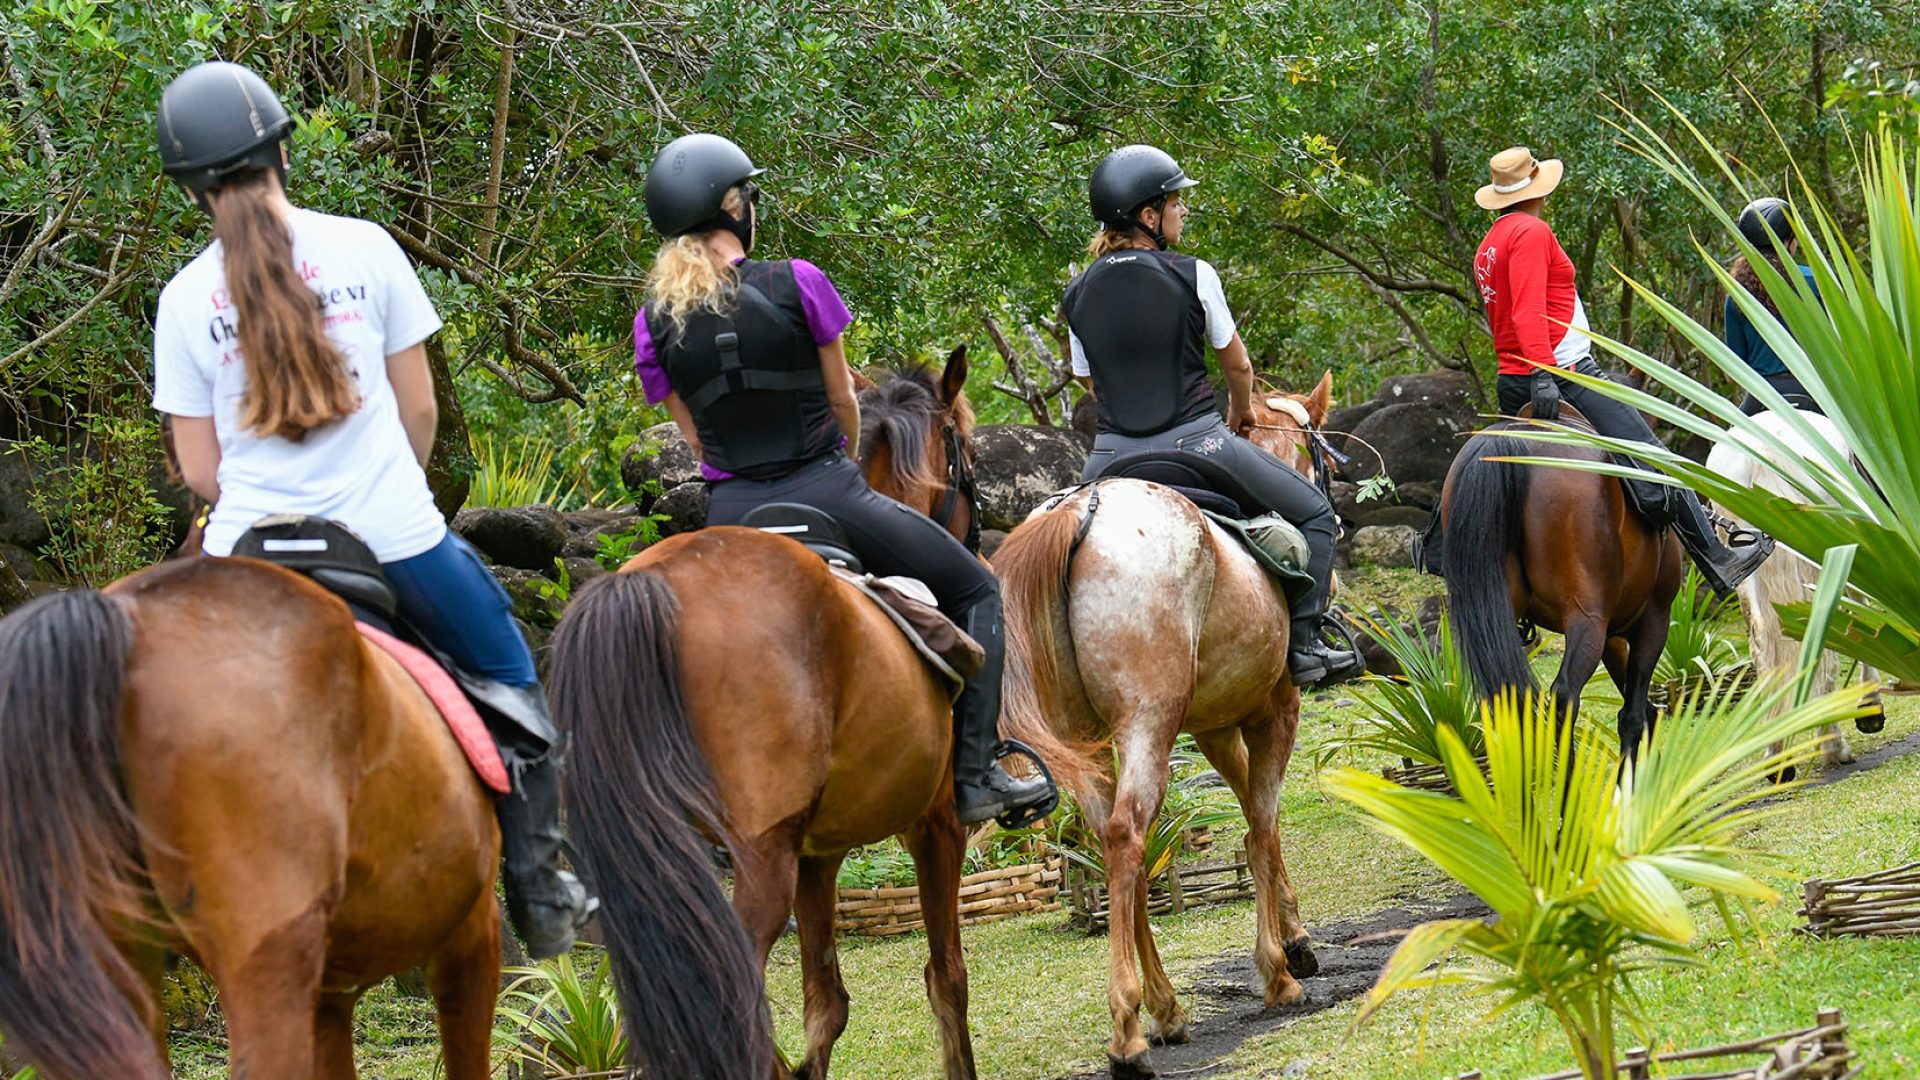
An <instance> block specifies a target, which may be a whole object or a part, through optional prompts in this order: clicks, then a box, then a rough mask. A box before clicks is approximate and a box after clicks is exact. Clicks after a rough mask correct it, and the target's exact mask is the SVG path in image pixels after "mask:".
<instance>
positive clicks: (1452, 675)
mask: <svg viewBox="0 0 1920 1080" xmlns="http://www.w3.org/2000/svg"><path fill="white" fill-rule="evenodd" d="M1359 620H1360V623H1361V626H1362V628H1363V629H1364V630H1365V631H1366V632H1367V633H1368V634H1370V635H1372V637H1373V639H1374V640H1375V641H1377V642H1379V643H1380V646H1381V648H1383V649H1385V650H1386V651H1387V654H1388V655H1390V656H1392V657H1393V658H1394V660H1395V661H1396V662H1398V663H1399V665H1400V672H1401V673H1400V674H1398V675H1368V676H1366V678H1365V679H1364V680H1363V681H1362V683H1361V685H1360V687H1359V688H1358V689H1357V690H1356V691H1355V695H1356V697H1358V699H1359V701H1360V707H1361V710H1362V714H1361V716H1360V718H1359V721H1358V727H1357V729H1356V730H1355V731H1352V732H1349V733H1348V734H1346V735H1345V736H1344V737H1340V738H1335V739H1330V740H1328V741H1327V743H1325V744H1324V745H1323V746H1322V747H1321V749H1320V751H1319V755H1318V764H1319V765H1321V766H1323V767H1324V766H1325V765H1326V764H1327V762H1328V761H1329V760H1330V759H1331V758H1332V757H1333V755H1334V754H1336V753H1338V752H1340V751H1342V750H1354V749H1360V750H1372V751H1377V752H1379V753H1383V754H1386V755H1387V756H1389V757H1391V758H1409V759H1411V760H1413V761H1416V762H1420V763H1421V764H1425V765H1439V764H1441V761H1442V758H1441V738H1440V732H1441V731H1442V730H1443V729H1444V730H1446V731H1449V732H1452V734H1453V736H1454V738H1455V739H1457V740H1458V741H1459V742H1460V744H1461V745H1463V746H1465V747H1466V748H1467V752H1468V754H1469V756H1472V757H1478V756H1480V755H1481V754H1482V753H1483V752H1484V736H1483V735H1482V733H1481V730H1480V698H1479V695H1478V694H1477V693H1475V691H1474V688H1473V678H1472V675H1471V674H1470V673H1469V672H1468V671H1467V666H1466V661H1465V659H1463V658H1462V656H1461V655H1460V650H1459V648H1458V647H1457V646H1456V645H1455V644H1454V641H1453V618H1452V616H1451V615H1442V616H1441V618H1440V627H1439V633H1438V634H1437V635H1436V636H1435V637H1434V638H1432V639H1429V638H1428V637H1427V635H1426V634H1425V633H1424V632H1423V631H1422V630H1421V629H1420V628H1419V627H1418V625H1417V624H1416V625H1414V626H1412V627H1409V626H1408V625H1406V624H1405V623H1404V622H1403V621H1402V620H1400V619H1399V618H1396V617H1394V616H1392V615H1390V614H1388V613H1386V612H1376V613H1375V614H1374V615H1371V616H1364V615H1363V616H1360V617H1359Z"/></svg>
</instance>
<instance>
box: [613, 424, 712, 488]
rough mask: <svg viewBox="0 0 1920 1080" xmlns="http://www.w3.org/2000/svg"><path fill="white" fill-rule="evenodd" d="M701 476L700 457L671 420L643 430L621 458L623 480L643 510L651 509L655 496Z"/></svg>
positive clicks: (621, 476) (621, 477)
mask: <svg viewBox="0 0 1920 1080" xmlns="http://www.w3.org/2000/svg"><path fill="white" fill-rule="evenodd" d="M699 479H700V459H698V458H696V457H694V456H693V447H691V446H688V445H687V440H685V439H683V438H681V437H680V429H679V427H677V426H676V425H674V424H673V423H672V422H671V421H669V422H668V423H665V424H655V425H653V426H652V427H650V428H648V429H647V430H645V431H643V432H641V433H640V437H639V438H638V439H635V440H634V441H633V445H632V446H629V447H627V452H626V454H625V455H624V456H623V457H621V459H620V482H621V483H623V484H625V485H626V486H627V492H628V494H630V495H632V496H633V497H634V499H635V500H636V501H637V502H638V503H639V504H640V509H642V510H651V509H652V508H653V500H655V499H657V498H659V497H660V496H661V495H664V494H666V493H667V492H668V491H671V490H672V489H674V488H676V487H679V486H680V485H681V484H690V483H693V482H694V481H696V480H699Z"/></svg>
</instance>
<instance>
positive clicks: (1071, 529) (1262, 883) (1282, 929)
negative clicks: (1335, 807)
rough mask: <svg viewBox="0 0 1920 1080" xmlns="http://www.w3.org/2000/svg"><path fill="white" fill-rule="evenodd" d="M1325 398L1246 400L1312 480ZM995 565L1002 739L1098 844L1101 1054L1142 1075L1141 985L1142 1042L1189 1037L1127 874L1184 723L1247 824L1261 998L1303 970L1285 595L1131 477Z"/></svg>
mask: <svg viewBox="0 0 1920 1080" xmlns="http://www.w3.org/2000/svg"><path fill="white" fill-rule="evenodd" d="M1330 387H1331V379H1330V378H1323V379H1321V381H1320V384H1319V386H1318V387H1316V388H1315V390H1314V392H1313V393H1312V394H1311V395H1278V394H1272V395H1269V394H1267V393H1264V392H1263V393H1259V394H1256V395H1254V401H1255V406H1256V411H1257V412H1258V414H1259V415H1258V421H1259V425H1260V426H1258V427H1257V428H1256V429H1255V431H1254V434H1255V435H1256V436H1257V441H1259V442H1260V443H1262V444H1263V445H1264V446H1266V448H1267V449H1269V450H1272V451H1274V452H1276V453H1278V454H1279V455H1280V456H1281V457H1282V458H1283V460H1290V461H1291V462H1293V463H1294V464H1295V465H1296V467H1300V468H1301V470H1302V471H1303V472H1306V471H1308V470H1307V467H1306V466H1307V463H1308V462H1309V461H1310V460H1311V458H1312V457H1313V454H1312V453H1311V450H1310V447H1311V442H1312V438H1313V434H1312V432H1313V429H1314V428H1316V427H1317V426H1318V425H1319V423H1320V422H1321V420H1322V419H1324V417H1325V416H1326V411H1327V406H1328V404H1329V396H1330ZM1096 503H1097V504H1096ZM993 566H994V570H995V571H996V572H998V573H999V575H1000V577H1001V581H1002V583H1003V587H1004V590H1005V596H1006V605H1007V676H1006V697H1005V704H1004V707H1003V712H1002V715H1001V728H1002V731H1003V733H1005V734H1007V735H1011V736H1013V737H1015V738H1019V739H1023V740H1025V741H1027V742H1028V743H1030V744H1032V745H1033V746H1034V747H1035V749H1037V750H1038V751H1039V752H1040V755H1041V757H1042V758H1044V759H1045V760H1046V762H1047V764H1048V767H1049V768H1051V769H1052V770H1053V773H1054V776H1055V777H1056V779H1058V780H1059V781H1060V782H1061V783H1062V784H1063V785H1065V786H1067V787H1069V788H1070V789H1071V790H1072V791H1073V793H1074V796H1075V797H1076V798H1077V799H1078V800H1079V801H1080V806H1081V808H1082V810H1083V812H1084V813H1085V814H1086V816H1087V820H1088V821H1089V822H1090V824H1091V825H1092V828H1093V831H1094V833H1095V835H1097V836H1099V837H1100V840H1101V848H1102V850H1103V852H1104V854H1105V862H1106V868H1107V886H1108V895H1109V896H1110V897H1111V900H1112V923H1111V925H1112V930H1111V932H1110V933H1109V935H1108V942H1109V950H1110V952H1109V970H1108V985H1107V1004H1108V1008H1109V1010H1110V1011H1111V1013H1112V1016H1113V1038H1112V1040H1111V1041H1110V1042H1109V1043H1108V1046H1107V1057H1108V1060H1109V1064H1110V1066H1111V1069H1112V1073H1113V1075H1114V1076H1115V1077H1121V1078H1128V1077H1145V1076H1152V1075H1154V1072H1153V1069H1152V1066H1151V1065H1150V1064H1149V1061H1148V1032H1146V1031H1144V1030H1143V1029H1142V1026H1141V1022H1140V1006H1141V1003H1142V997H1143V985H1142V976H1143V975H1144V999H1145V1004H1146V1007H1147V1010H1148V1012H1149V1014H1150V1015H1151V1016H1152V1018H1153V1020H1154V1021H1155V1024H1156V1027H1155V1029H1154V1030H1153V1031H1152V1036H1153V1037H1154V1038H1155V1039H1157V1040H1160V1041H1165V1042H1183V1041H1185V1040H1186V1038H1187V1037H1188V1018H1187V1014H1186V1011H1185V1010H1184V1009H1182V1008H1181V1007H1180V1005H1179V1003H1178V1001H1177V1000H1176V999H1175V996H1174V990H1173V984H1172V983H1171V982H1170V981H1169V980H1168V978H1167V973H1166V970H1165V969H1164V967H1162V965H1161V962H1160V956H1159V952H1158V950H1157V949H1156V947H1155V945H1154V940H1153V931H1152V928H1151V927H1150V926H1149V924H1148V921H1147V907H1146V905H1147V878H1146V875H1145V873H1144V872H1143V868H1142V865H1141V864H1142V860H1143V855H1144V845H1145V841H1146V836H1147V833H1148V831H1149V830H1150V829H1151V828H1152V825H1153V821H1154V819H1155V817H1156V816H1158V814H1159V812H1160V803H1161V800H1162V799H1163V798H1164V797H1165V795H1166V789H1167V773H1168V754H1169V752H1170V751H1171V750H1172V748H1173V742H1174V738H1175V736H1177V735H1179V734H1180V733H1181V732H1188V733H1190V734H1192V735H1193V738H1194V741H1195V742H1196V743H1198V744H1199V747H1200V749H1201V751H1202V752H1203V753H1204V754H1205V755H1206V756H1207V760H1208V761H1210V762H1212V764H1213V766H1214V768H1215V769H1217V770H1218V771H1219V773H1220V775H1221V777H1222V778H1224V779H1225V780H1226V782H1227V784H1228V786H1229V787H1231V788H1232V789H1233V793H1234V795H1235V796H1236V797H1237V798H1238V799H1239V801H1240V806H1241V809H1242V810H1243V811H1244V812H1245V814H1246V817H1247V822H1248V832H1247V858H1248V862H1249V863H1250V864H1251V867H1252V871H1253V879H1254V889H1255V894H1256V901H1255V904H1256V908H1257V911H1258V920H1259V929H1258V937H1257V942H1256V945H1255V950H1254V960H1255V963H1256V966H1257V967H1258V968H1259V971H1260V973H1261V976H1262V978H1263V980H1264V983H1265V986H1264V992H1265V996H1266V1001H1267V1003H1268V1004H1269V1005H1288V1004H1293V1003H1295V1002H1297V1001H1299V1000H1300V999H1301V997H1302V996H1303V995H1304V993H1305V992H1304V990H1303V989H1302V988H1301V986H1300V984H1299V982H1298V981H1296V980H1297V978H1304V977H1306V976H1308V975H1311V974H1313V972H1314V971H1315V970H1317V967H1318V963H1317V961H1316V960H1315V958H1314V955H1313V949H1312V946H1311V943H1310V941H1309V939H1308V937H1307V932H1306V928H1305V927H1304V926H1303V925H1302V924H1301V922H1300V913H1299V905H1298V902H1297V900H1296V898H1295V896H1294V893H1293V886H1292V884H1291V883H1290V882H1289V881H1288V880H1287V872H1286V863H1285V861H1284V860H1283V859H1282V856H1281V852H1280V833H1279V813H1280V788H1281V783H1282V781H1283V780H1284V779H1285V776H1286V769H1287V761H1288V758H1289V757H1290V756H1291V755H1292V753H1293V742H1294V733H1295V730H1296V728H1297V726H1298V724H1299V720H1300V693H1299V690H1298V689H1296V688H1295V686H1294V685H1293V681H1292V679H1291V678H1290V677H1289V676H1288V673H1287V632H1288V626H1289V619H1288V615H1287V606H1286V601H1285V599H1284V597H1283V596H1282V594H1281V591H1280V590H1279V588H1277V587H1276V585H1275V584H1274V582H1273V581H1272V580H1271V579H1270V577H1269V576H1268V574H1267V573H1266V572H1265V571H1264V570H1262V569H1261V567H1260V564H1259V563H1257V562H1255V561H1254V559H1253V557H1252V556H1251V555H1249V554H1248V553H1247V552H1246V550H1245V549H1244V548H1243V547H1242V546H1241V545H1240V544H1239V543H1238V542H1237V541H1235V540H1234V539H1233V538H1232V537H1231V536H1230V535H1229V534H1228V533H1226V532H1225V531H1224V530H1222V529H1221V528H1220V526H1218V525H1216V524H1214V523H1213V522H1212V521H1210V520H1209V519H1208V518H1206V517H1204V516H1202V515H1201V513H1200V511H1199V510H1198V509H1196V508H1195V507H1194V505H1193V504H1192V503H1191V502H1189V501H1188V500H1187V499H1186V498H1185V497H1183V496H1181V495H1180V494H1178V493H1176V492H1175V491H1173V490H1172V489H1170V488H1167V487H1163V486H1161V485H1159V484H1153V483H1147V482H1144V481H1140V480H1129V479H1113V480H1102V481H1100V482H1098V483H1097V484H1095V485H1094V486H1092V487H1090V488H1082V489H1080V490H1079V491H1077V492H1075V493H1074V494H1072V495H1070V496H1068V497H1066V498H1065V499H1064V500H1062V501H1060V502H1059V503H1058V504H1057V505H1053V506H1051V507H1049V508H1046V509H1043V510H1039V511H1036V512H1035V513H1034V514H1033V515H1032V516H1030V517H1029V518H1028V519H1027V520H1026V521H1025V522H1024V523H1022V524H1021V525H1020V527H1019V528H1017V529H1015V530H1014V531H1013V532H1012V533H1011V534H1010V535H1009V536H1008V537H1007V539H1006V541H1005V543H1003V544H1002V545H1001V547H1000V549H999V550H998V551H997V552H995V553H994V557H993ZM1136 955H1137V957H1138V961H1139V966H1138V968H1136V966H1135V958H1136Z"/></svg>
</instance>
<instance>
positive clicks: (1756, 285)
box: [1731, 246, 1793, 319]
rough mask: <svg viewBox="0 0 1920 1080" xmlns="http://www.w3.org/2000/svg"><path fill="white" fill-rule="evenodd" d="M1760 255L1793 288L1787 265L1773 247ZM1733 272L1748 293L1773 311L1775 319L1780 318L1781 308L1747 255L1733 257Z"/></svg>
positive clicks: (1734, 278) (1734, 277)
mask: <svg viewBox="0 0 1920 1080" xmlns="http://www.w3.org/2000/svg"><path fill="white" fill-rule="evenodd" d="M1760 254H1761V255H1762V256H1764V257H1765V258H1766V260H1767V261H1768V262H1770V263H1772V264H1773V268H1774V270H1775V271H1777V272H1778V273H1779V274H1780V276H1781V277H1783V278H1786V279H1787V283H1788V285H1789V286H1791V285H1792V283H1793V278H1791V277H1789V276H1788V275H1787V267H1786V264H1785V263H1783V262H1781V261H1780V256H1779V255H1778V254H1776V253H1774V251H1773V250H1772V248H1771V246H1769V247H1768V248H1767V249H1764V250H1762V251H1761V252H1760ZM1731 272H1732V274H1733V280H1735V281H1737V282H1739V283H1740V284H1741V285H1742V286H1744V287H1745V288H1746V290H1747V291H1748V292H1750V293H1752V294H1753V298H1754V299H1755V300H1758V301H1760V303H1761V304H1762V305H1763V306H1764V307H1765V308H1766V309H1767V310H1768V311H1771V312H1772V313H1773V317H1774V318H1776V319H1778V318H1780V308H1779V306H1778V305H1776V304H1775V303H1774V302H1773V297H1772V295H1771V294H1769V293H1768V292H1767V287H1766V285H1765V284H1764V283H1762V282H1761V280H1760V274H1759V272H1758V271H1756V270H1755V269H1754V268H1753V264H1752V263H1751V262H1748V261H1747V257H1746V256H1745V255H1735V256H1734V257H1733V267H1732V269H1731Z"/></svg>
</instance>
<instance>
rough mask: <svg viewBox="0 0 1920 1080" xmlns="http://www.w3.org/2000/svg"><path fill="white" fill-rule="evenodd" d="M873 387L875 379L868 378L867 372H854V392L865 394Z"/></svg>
mask: <svg viewBox="0 0 1920 1080" xmlns="http://www.w3.org/2000/svg"><path fill="white" fill-rule="evenodd" d="M871 389H873V380H872V379H869V378H867V374H866V372H864V371H856V372H854V373H853V392H854V393H856V394H864V393H866V392H867V391H868V390H871Z"/></svg>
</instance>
